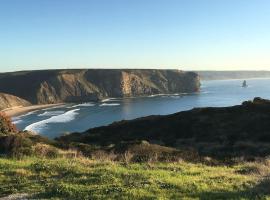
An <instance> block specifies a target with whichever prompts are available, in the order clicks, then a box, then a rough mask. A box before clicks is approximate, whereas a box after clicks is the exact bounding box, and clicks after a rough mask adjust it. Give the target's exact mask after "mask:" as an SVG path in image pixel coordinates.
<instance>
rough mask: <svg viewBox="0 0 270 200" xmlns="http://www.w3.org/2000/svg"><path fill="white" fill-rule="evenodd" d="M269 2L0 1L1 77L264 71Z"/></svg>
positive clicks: (269, 41) (269, 61)
mask: <svg viewBox="0 0 270 200" xmlns="http://www.w3.org/2000/svg"><path fill="white" fill-rule="evenodd" d="M269 52H270V1H269V0H0V71H15V70H23V69H50V68H180V69H185V70H207V69H210V70H260V69H262V70H263V69H266V70H267V69H269V70H270V56H269Z"/></svg>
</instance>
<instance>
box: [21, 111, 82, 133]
mask: <svg viewBox="0 0 270 200" xmlns="http://www.w3.org/2000/svg"><path fill="white" fill-rule="evenodd" d="M79 110H80V109H74V110H69V111H67V112H65V113H63V114H61V115H57V116H53V117H50V118H48V119H45V120H42V121H38V122H35V123H33V124H30V125H28V126H27V127H26V128H25V129H24V130H26V131H33V132H36V133H38V132H41V130H42V129H44V128H46V126H47V124H49V123H67V122H70V121H72V120H74V119H75V118H76V116H77V115H78V114H79V113H78V112H77V111H79Z"/></svg>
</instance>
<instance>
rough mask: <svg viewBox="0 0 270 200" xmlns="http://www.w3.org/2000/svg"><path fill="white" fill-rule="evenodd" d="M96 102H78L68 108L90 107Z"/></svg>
mask: <svg viewBox="0 0 270 200" xmlns="http://www.w3.org/2000/svg"><path fill="white" fill-rule="evenodd" d="M94 105H95V104H94V103H91V102H89V103H80V104H76V105H73V106H70V107H68V108H77V107H90V106H94Z"/></svg>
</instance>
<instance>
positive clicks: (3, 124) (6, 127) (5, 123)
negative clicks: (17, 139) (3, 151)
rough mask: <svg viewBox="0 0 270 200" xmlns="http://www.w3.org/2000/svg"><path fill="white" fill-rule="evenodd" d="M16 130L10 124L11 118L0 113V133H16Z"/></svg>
mask: <svg viewBox="0 0 270 200" xmlns="http://www.w3.org/2000/svg"><path fill="white" fill-rule="evenodd" d="M16 132H17V128H16V126H15V125H14V124H12V121H11V118H10V117H9V116H7V115H6V114H5V113H3V112H0V133H4V134H7V133H16Z"/></svg>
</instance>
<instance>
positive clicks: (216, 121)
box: [59, 98, 270, 158]
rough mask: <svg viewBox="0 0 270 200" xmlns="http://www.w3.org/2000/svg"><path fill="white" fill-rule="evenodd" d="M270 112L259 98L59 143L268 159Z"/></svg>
mask: <svg viewBox="0 0 270 200" xmlns="http://www.w3.org/2000/svg"><path fill="white" fill-rule="evenodd" d="M269 112H270V101H268V100H263V99H260V98H255V99H254V100H253V101H250V102H244V103H243V104H242V105H238V106H233V107H224V108H195V109H193V110H190V111H184V112H179V113H175V114H172V115H167V116H149V117H144V118H139V119H135V120H130V121H120V122H115V123H113V124H111V125H109V126H103V127H98V128H93V129H90V130H88V131H86V132H84V133H74V134H71V135H67V136H63V137H61V138H60V139H59V140H60V141H64V142H73V143H74V142H83V143H88V144H90V145H100V146H108V145H110V146H112V145H116V146H117V145H119V144H120V143H122V142H130V141H138V140H146V141H148V142H150V143H152V144H160V145H163V146H169V147H174V148H177V149H186V148H192V149H194V150H195V151H197V152H198V153H199V154H200V155H206V156H215V157H221V158H224V156H230V157H234V156H262V157H264V156H267V155H270V134H269V133H270V125H269V121H270V115H269Z"/></svg>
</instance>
